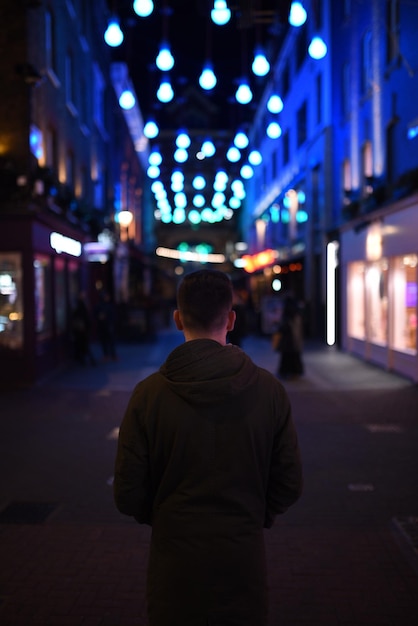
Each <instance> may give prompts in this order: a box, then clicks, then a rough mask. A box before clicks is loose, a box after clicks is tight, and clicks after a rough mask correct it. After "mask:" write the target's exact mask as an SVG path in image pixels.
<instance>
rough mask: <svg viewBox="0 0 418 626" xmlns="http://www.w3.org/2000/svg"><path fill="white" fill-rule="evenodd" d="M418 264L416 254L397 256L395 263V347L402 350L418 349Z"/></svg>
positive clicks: (393, 310)
mask: <svg viewBox="0 0 418 626" xmlns="http://www.w3.org/2000/svg"><path fill="white" fill-rule="evenodd" d="M417 266H418V256H417V255H416V254H410V255H405V256H402V257H396V258H395V259H394V265H393V276H392V279H393V297H392V298H391V302H392V311H391V313H392V319H393V323H392V333H393V334H392V336H393V347H394V348H395V349H397V350H400V351H401V352H409V353H412V354H416V351H417V280H418V276H417Z"/></svg>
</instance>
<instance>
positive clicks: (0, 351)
mask: <svg viewBox="0 0 418 626" xmlns="http://www.w3.org/2000/svg"><path fill="white" fill-rule="evenodd" d="M81 238H82V235H81V236H80V233H79V232H78V231H76V230H75V229H72V228H71V227H70V226H69V225H67V224H65V223H64V222H63V221H61V220H58V219H56V218H55V216H34V215H31V214H26V215H17V216H2V217H1V224H0V386H2V387H4V386H20V385H26V384H31V383H33V382H35V381H36V380H38V379H40V378H42V377H43V376H45V375H46V374H47V373H48V372H50V371H53V370H54V369H55V368H56V367H58V366H59V365H60V364H61V363H63V362H64V361H66V360H68V358H69V357H70V356H71V346H70V334H69V317H70V313H71V309H72V307H73V305H74V303H75V299H76V297H77V295H78V294H79V292H80V290H81V289H82V288H84V285H85V284H86V278H87V277H86V275H85V266H86V264H85V263H84V261H83V256H82V243H83V242H82V240H81Z"/></svg>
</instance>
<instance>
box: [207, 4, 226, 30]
mask: <svg viewBox="0 0 418 626" xmlns="http://www.w3.org/2000/svg"><path fill="white" fill-rule="evenodd" d="M210 16H211V18H212V22H214V23H215V24H217V25H218V26H224V24H227V23H228V22H229V20H230V19H231V11H230V10H229V9H228V5H227V3H226V2H225V0H215V2H214V3H213V9H212V11H211V12H210Z"/></svg>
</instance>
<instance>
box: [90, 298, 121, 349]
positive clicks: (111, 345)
mask: <svg viewBox="0 0 418 626" xmlns="http://www.w3.org/2000/svg"><path fill="white" fill-rule="evenodd" d="M95 318H96V329H97V338H98V340H99V343H100V346H101V349H102V353H103V358H104V360H105V361H110V360H111V359H112V360H113V361H116V360H117V356H116V314H115V306H114V304H113V302H112V300H111V298H110V295H109V293H108V292H107V291H101V292H100V294H99V302H98V304H97V306H96V308H95Z"/></svg>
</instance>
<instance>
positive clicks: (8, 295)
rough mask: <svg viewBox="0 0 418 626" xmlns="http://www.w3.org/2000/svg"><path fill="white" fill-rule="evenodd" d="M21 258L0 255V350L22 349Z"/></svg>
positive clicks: (19, 255)
mask: <svg viewBox="0 0 418 626" xmlns="http://www.w3.org/2000/svg"><path fill="white" fill-rule="evenodd" d="M22 275H23V271H22V256H21V254H20V253H18V252H7V253H0V350H3V349H8V350H20V349H22V348H23V280H22Z"/></svg>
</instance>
